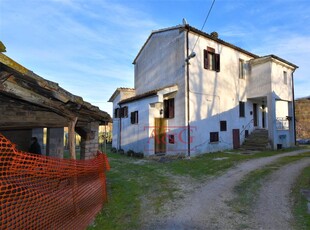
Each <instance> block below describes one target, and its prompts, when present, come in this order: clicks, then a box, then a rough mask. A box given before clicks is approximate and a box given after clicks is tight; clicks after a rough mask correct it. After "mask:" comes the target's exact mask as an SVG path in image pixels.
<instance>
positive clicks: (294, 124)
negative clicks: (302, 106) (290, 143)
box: [292, 69, 297, 146]
mask: <svg viewBox="0 0 310 230" xmlns="http://www.w3.org/2000/svg"><path fill="white" fill-rule="evenodd" d="M295 71H296V69H294V70H293V72H292V94H293V116H294V119H293V122H294V123H293V127H294V144H295V146H296V143H297V141H296V116H295V92H294V72H295Z"/></svg>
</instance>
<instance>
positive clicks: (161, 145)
mask: <svg viewBox="0 0 310 230" xmlns="http://www.w3.org/2000/svg"><path fill="white" fill-rule="evenodd" d="M166 124H167V120H166V119H165V118H155V139H154V142H155V143H154V144H155V154H164V153H166V142H167V137H166V128H167V127H166Z"/></svg>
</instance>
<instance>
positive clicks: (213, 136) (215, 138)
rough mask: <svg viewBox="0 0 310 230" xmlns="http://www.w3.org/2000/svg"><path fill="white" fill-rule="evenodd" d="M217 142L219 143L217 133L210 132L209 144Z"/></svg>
mask: <svg viewBox="0 0 310 230" xmlns="http://www.w3.org/2000/svg"><path fill="white" fill-rule="evenodd" d="M218 141H219V133H218V132H210V142H218Z"/></svg>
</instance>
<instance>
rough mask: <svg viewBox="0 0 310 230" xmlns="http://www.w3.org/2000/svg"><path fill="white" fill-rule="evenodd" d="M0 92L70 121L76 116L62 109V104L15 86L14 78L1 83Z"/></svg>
mask: <svg viewBox="0 0 310 230" xmlns="http://www.w3.org/2000/svg"><path fill="white" fill-rule="evenodd" d="M1 91H2V92H4V93H7V94H9V95H12V96H13V97H14V96H15V97H17V98H19V99H21V100H24V101H27V102H30V103H33V104H35V105H38V106H41V107H44V108H48V109H49V110H51V111H54V112H56V113H58V114H60V115H62V116H66V117H68V118H71V119H73V118H74V117H76V115H74V114H73V113H72V112H71V111H69V110H67V109H64V108H63V106H62V105H63V103H61V102H59V103H58V102H56V101H53V100H51V99H49V98H46V97H44V96H42V95H40V94H37V93H36V92H33V91H31V90H29V89H26V88H23V87H21V86H20V85H18V84H16V82H14V78H12V77H10V78H9V79H8V80H6V81H5V82H3V83H2V87H0V92H1Z"/></svg>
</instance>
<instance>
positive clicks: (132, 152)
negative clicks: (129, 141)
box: [127, 149, 136, 157]
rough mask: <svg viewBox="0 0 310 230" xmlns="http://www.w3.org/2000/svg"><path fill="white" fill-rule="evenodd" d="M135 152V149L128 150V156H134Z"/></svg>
mask: <svg viewBox="0 0 310 230" xmlns="http://www.w3.org/2000/svg"><path fill="white" fill-rule="evenodd" d="M135 154H136V153H135V152H134V151H133V150H131V149H130V150H128V152H127V156H129V157H133V156H135Z"/></svg>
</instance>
